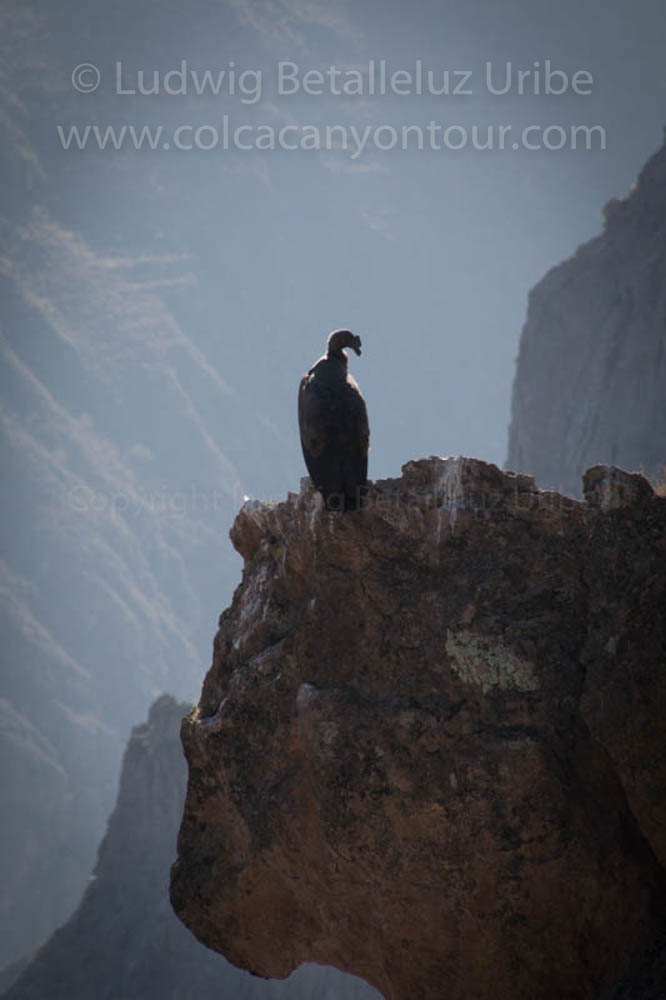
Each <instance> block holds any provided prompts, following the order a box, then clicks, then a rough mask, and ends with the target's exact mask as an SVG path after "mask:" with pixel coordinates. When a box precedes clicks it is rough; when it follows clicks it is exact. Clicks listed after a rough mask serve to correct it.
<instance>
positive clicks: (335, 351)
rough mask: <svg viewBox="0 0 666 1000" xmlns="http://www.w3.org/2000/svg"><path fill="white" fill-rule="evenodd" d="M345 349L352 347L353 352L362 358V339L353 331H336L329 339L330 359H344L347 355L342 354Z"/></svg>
mask: <svg viewBox="0 0 666 1000" xmlns="http://www.w3.org/2000/svg"><path fill="white" fill-rule="evenodd" d="M343 347H351V349H352V351H355V352H356V354H358V356H359V357H360V356H361V338H360V337H358V336H357V335H356V334H355V333H352V332H351V330H334V331H333V333H332V334H331V335H330V336H329V338H328V350H327V352H326V353H327V354H328V356H329V358H330V357H340V356H342V357H343V358H344V357H345V355H344V354H343V353H342V349H343Z"/></svg>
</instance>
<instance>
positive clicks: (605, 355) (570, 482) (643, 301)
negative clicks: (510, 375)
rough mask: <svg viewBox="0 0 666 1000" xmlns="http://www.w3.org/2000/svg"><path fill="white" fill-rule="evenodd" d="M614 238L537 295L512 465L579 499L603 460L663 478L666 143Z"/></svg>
mask: <svg viewBox="0 0 666 1000" xmlns="http://www.w3.org/2000/svg"><path fill="white" fill-rule="evenodd" d="M604 216H605V229H604V232H603V233H601V235H599V236H597V237H595V238H594V239H592V240H590V241H589V242H588V243H585V244H584V245H583V246H581V247H579V249H578V250H577V251H576V253H575V254H574V256H573V257H571V258H569V259H568V260H566V261H564V262H563V263H562V264H559V265H558V266H557V267H554V268H553V269H552V270H551V271H549V272H548V274H547V275H546V276H545V277H544V278H543V279H542V280H541V281H540V282H539V284H538V285H536V287H535V288H534V289H532V291H531V293H530V296H529V304H528V310H527V319H526V322H525V326H524V327H523V332H522V336H521V341H520V352H519V355H518V367H517V370H516V377H515V382H514V387H513V403H512V416H511V426H510V430H509V451H508V459H507V465H508V467H509V468H511V469H519V470H521V471H524V472H529V473H530V474H532V475H534V476H536V478H537V480H538V482H539V483H541V484H542V485H544V486H549V487H553V488H556V489H560V490H562V491H563V492H565V493H569V494H571V495H573V496H578V495H579V490H580V477H581V475H582V473H583V470H584V469H586V468H587V467H588V466H591V465H594V464H595V463H598V462H607V463H611V462H612V463H615V464H618V465H621V466H622V467H623V468H627V469H636V470H640V471H645V473H646V474H647V475H648V476H650V477H651V478H654V479H656V480H661V479H663V477H664V474H665V471H666V445H665V442H666V389H665V386H666V283H665V282H664V274H665V273H666V146H663V147H662V148H661V149H660V150H659V151H658V152H657V153H656V154H655V155H654V156H653V157H652V158H651V159H650V160H649V161H648V163H647V164H646V166H645V167H644V169H643V170H642V172H641V174H640V177H639V178H638V182H637V184H636V186H635V187H634V188H633V189H632V191H631V192H630V193H629V194H628V195H627V197H626V198H622V199H618V198H613V199H612V200H611V201H610V202H609V203H608V204H607V205H606V207H605V209H604Z"/></svg>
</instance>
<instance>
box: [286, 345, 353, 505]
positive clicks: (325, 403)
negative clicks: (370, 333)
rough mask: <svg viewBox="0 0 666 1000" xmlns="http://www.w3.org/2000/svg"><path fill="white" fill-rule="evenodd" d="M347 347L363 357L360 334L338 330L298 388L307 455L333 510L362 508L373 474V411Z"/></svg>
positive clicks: (320, 490)
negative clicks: (368, 407)
mask: <svg viewBox="0 0 666 1000" xmlns="http://www.w3.org/2000/svg"><path fill="white" fill-rule="evenodd" d="M344 347H351V349H352V350H353V351H356V353H357V354H358V355H359V356H360V354H361V338H360V337H357V336H356V334H354V333H352V332H351V330H334V331H333V333H332V334H331V335H330V336H329V338H328V344H327V350H326V354H324V355H323V356H322V357H321V358H319V360H318V361H317V362H316V363H315V364H314V365H313V366H312V368H311V369H310V371H309V372H307V374H306V375H304V376H303V378H302V379H301V384H300V387H299V390H298V426H299V429H300V432H301V446H302V448H303V457H304V459H305V464H306V465H307V467H308V472H309V473H310V478H311V479H312V482H313V483H314V485H315V486H316V487H317V489H318V490H319V492H320V493H321V494H322V496H323V497H324V500H325V502H326V506H327V508H328V509H329V510H357V509H358V508H360V507H361V505H362V500H363V496H364V494H365V487H366V483H367V477H368V448H369V446H370V428H369V426H368V413H367V410H366V408H365V401H364V399H363V396H362V395H361V391H360V389H359V387H358V385H357V384H356V382H355V381H354V379H353V378H352V376H351V375H350V374H349V373H348V372H347V355H346V354H345V352H344V350H343V348H344Z"/></svg>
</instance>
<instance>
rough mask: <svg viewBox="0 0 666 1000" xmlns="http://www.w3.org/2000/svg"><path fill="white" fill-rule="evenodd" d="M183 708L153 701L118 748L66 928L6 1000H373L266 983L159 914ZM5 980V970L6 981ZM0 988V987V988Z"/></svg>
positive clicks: (312, 977) (331, 974)
mask: <svg viewBox="0 0 666 1000" xmlns="http://www.w3.org/2000/svg"><path fill="white" fill-rule="evenodd" d="M187 709H188V705H186V704H184V703H183V702H179V701H176V699H175V698H172V697H171V696H170V695H163V696H162V697H161V698H158V700H157V701H156V702H155V703H154V704H153V706H152V708H151V710H150V715H149V718H148V722H147V723H146V724H145V725H141V726H137V727H136V728H135V729H134V731H133V733H132V738H131V740H130V742H129V744H128V746H127V750H126V753H125V759H124V763H123V771H122V776H121V781H120V790H119V795H118V802H117V804H116V808H115V811H114V812H113V815H112V816H111V819H110V821H109V828H108V832H107V835H106V837H105V839H104V841H103V842H102V845H101V847H100V851H99V856H98V861H97V867H96V869H95V874H94V876H93V878H92V879H91V882H90V884H89V887H88V889H87V891H86V893H85V895H84V897H83V900H82V902H81V904H80V906H79V908H78V910H77V911H76V912H75V913H74V915H73V916H72V917H71V919H70V920H69V921H68V922H67V924H65V926H64V927H62V928H60V930H58V931H56V932H55V934H53V936H52V937H51V938H50V939H49V940H48V941H47V943H46V944H45V945H44V946H43V947H42V948H41V949H40V950H39V952H38V953H37V955H36V957H35V959H34V961H33V962H32V963H31V964H30V965H29V966H28V968H27V969H26V970H20V971H21V974H20V976H19V978H18V979H17V982H16V983H15V984H14V985H13V987H12V988H11V989H10V990H9V992H8V993H6V994H5V996H6V997H7V998H8V1000H45V998H46V997H48V998H49V1000H195V998H196V1000H225V998H232V997H233V1000H287V998H289V1000H312V998H314V997H317V998H318V1000H333V998H335V1000H339V998H342V1000H373V998H374V997H376V996H377V994H376V993H375V991H374V990H371V989H370V987H369V986H366V984H365V983H361V982H360V981H359V980H354V979H353V978H352V977H351V976H344V975H342V974H341V973H340V972H338V971H337V970H335V969H321V968H317V967H314V966H308V967H304V968H301V969H299V970H298V972H296V973H294V975H293V976H292V977H291V978H290V979H289V980H288V981H287V982H274V983H266V982H264V981H262V980H258V979H256V978H254V977H252V976H250V975H248V973H246V972H241V971H240V970H238V969H234V968H233V967H232V966H230V965H229V964H228V963H227V962H225V960H224V959H223V958H221V957H220V956H219V955H216V954H215V953H214V952H212V951H209V950H208V949H206V948H204V947H202V945H200V944H199V943H198V942H197V941H196V939H195V938H194V937H193V936H192V935H191V934H190V933H189V931H187V930H186V928H185V927H183V925H182V924H181V923H179V921H178V920H177V919H176V917H175V916H174V913H173V911H172V909H171V907H170V906H169V893H168V881H169V866H170V864H171V862H172V860H173V857H174V852H175V846H176V834H177V831H178V825H179V823H180V817H181V813H182V807H183V798H184V794H185V780H186V768H185V761H184V759H183V753H182V748H181V745H180V739H179V729H180V721H181V719H182V717H183V715H184V713H185V712H186V711H187ZM11 971H12V970H8V972H11ZM3 985H6V986H8V985H9V984H8V983H4V984H3V982H2V979H0V988H2V986H3Z"/></svg>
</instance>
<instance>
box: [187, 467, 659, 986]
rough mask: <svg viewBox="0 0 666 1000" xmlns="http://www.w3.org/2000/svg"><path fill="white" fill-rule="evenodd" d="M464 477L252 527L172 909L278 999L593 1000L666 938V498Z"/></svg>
mask: <svg viewBox="0 0 666 1000" xmlns="http://www.w3.org/2000/svg"><path fill="white" fill-rule="evenodd" d="M586 489H587V492H588V499H587V500H586V501H585V502H578V501H575V500H572V499H569V498H567V497H564V496H560V495H558V494H556V493H549V492H544V491H539V490H538V489H537V487H536V486H535V483H534V480H533V479H531V478H530V477H528V476H522V475H514V474H511V473H502V472H500V471H499V470H498V469H497V468H496V467H495V466H492V465H486V464H484V463H482V462H478V461H474V460H470V459H446V460H443V459H438V458H432V459H427V460H426V459H424V460H420V461H413V462H409V463H408V464H407V465H406V466H404V468H403V475H402V478H401V479H399V480H386V481H382V482H378V483H376V484H374V486H373V487H372V489H371V491H370V495H369V498H368V507H367V508H366V509H365V510H363V511H361V512H359V513H353V514H346V515H338V514H327V513H325V512H324V511H322V509H321V502H320V501H319V500H318V498H317V496H316V495H315V494H314V493H313V492H312V490H311V488H310V487H309V485H308V481H305V486H304V487H303V489H302V490H301V493H300V495H294V494H290V496H289V497H288V499H287V501H286V502H284V503H277V504H256V503H255V504H248V505H246V506H245V507H243V508H242V510H241V512H240V513H239V515H238V517H237V519H236V522H235V524H234V526H233V528H232V532H231V536H232V540H233V542H234V545H235V546H236V548H237V549H238V551H239V552H240V553H241V554H242V555H243V557H244V559H245V569H244V573H243V581H242V584H241V585H240V587H239V588H238V589H237V591H236V593H235V596H234V600H233V603H232V605H231V607H230V608H229V609H228V610H226V611H225V612H224V613H223V614H222V616H221V619H220V630H219V632H218V634H217V637H216V639H215V645H214V658H213V665H212V667H211V669H210V671H209V673H208V675H207V677H206V679H205V683H204V686H203V691H202V695H201V701H200V704H199V705H198V706H197V707H196V708H195V709H194V710H193V711H192V712H191V713H190V715H189V716H188V717H187V718H186V719H185V720H184V723H183V727H182V739H183V745H184V748H185V752H186V756H187V759H188V763H189V785H188V793H187V800H186V806H185V813H184V817H183V822H182V825H181V830H180V836H179V848H178V851H179V855H178V861H177V863H176V864H175V865H174V868H173V871H172V881H171V898H172V903H173V905H174V908H175V910H176V912H177V913H178V915H179V916H180V918H181V919H182V920H183V921H184V922H185V923H186V924H187V926H188V927H190V928H191V929H192V931H193V932H194V933H195V934H196V935H197V937H198V938H199V939H200V940H201V941H203V942H204V943H205V944H207V945H208V946H209V947H211V948H215V949H217V950H218V951H220V952H222V953H223V954H224V955H226V956H227V957H228V958H229V959H230V960H231V961H232V962H233V963H235V964H237V965H240V966H243V967H245V968H247V969H251V970H252V971H254V972H255V973H258V974H260V975H263V976H286V975H288V973H289V972H291V970H292V969H294V968H295V967H296V966H297V965H298V964H299V963H301V962H304V961H306V960H309V961H315V962H320V963H326V964H333V965H336V966H337V967H338V968H340V969H345V970H347V971H351V972H354V973H356V974H358V975H360V976H362V977H364V978H365V979H366V980H367V981H368V982H369V983H372V984H373V985H374V986H376V987H377V988H378V989H379V990H381V991H382V993H383V995H384V997H385V998H386V1000H426V998H427V1000H430V998H433V1000H434V998H438V1000H441V997H442V996H446V997H447V1000H463V998H466V1000H467V998H470V997H474V998H475V1000H485V998H491V997H492V998H493V1000H503V998H506V1000H517V998H520V997H537V996H538V997H539V998H540V1000H561V998H562V997H567V998H588V997H589V998H592V997H594V998H598V997H599V995H600V993H601V991H602V989H604V988H605V987H607V986H609V985H610V984H612V983H613V982H615V981H616V980H617V979H618V978H619V977H620V976H621V975H622V974H624V973H625V972H626V971H627V970H628V969H629V968H631V967H632V964H633V963H634V962H637V961H640V959H641V955H642V954H643V952H644V951H645V950H646V949H647V948H649V947H650V946H652V947H653V946H654V941H656V940H658V936H659V933H660V929H661V928H663V926H664V903H665V901H666V887H665V881H664V873H663V869H662V865H663V863H664V861H666V837H665V835H664V831H665V830H666V812H665V805H666V803H665V796H664V788H666V749H665V748H666V728H665V717H666V712H665V711H664V709H665V703H666V679H665V675H664V649H665V624H664V613H665V610H664V609H666V599H665V597H666V595H665V587H666V572H665V570H666V537H665V532H664V529H665V527H666V501H665V500H662V499H660V498H659V497H657V496H655V495H654V494H653V491H652V489H651V487H650V486H649V484H648V483H647V482H646V481H645V480H644V479H642V478H641V477H640V476H631V475H628V474H627V473H623V472H621V471H620V470H618V469H595V470H591V472H590V473H589V474H588V477H587V480H586Z"/></svg>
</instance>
